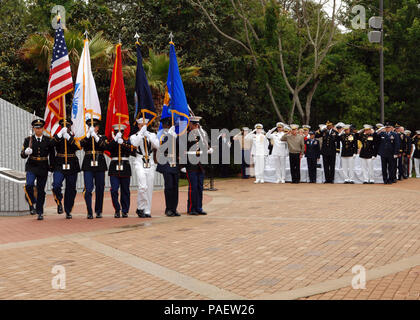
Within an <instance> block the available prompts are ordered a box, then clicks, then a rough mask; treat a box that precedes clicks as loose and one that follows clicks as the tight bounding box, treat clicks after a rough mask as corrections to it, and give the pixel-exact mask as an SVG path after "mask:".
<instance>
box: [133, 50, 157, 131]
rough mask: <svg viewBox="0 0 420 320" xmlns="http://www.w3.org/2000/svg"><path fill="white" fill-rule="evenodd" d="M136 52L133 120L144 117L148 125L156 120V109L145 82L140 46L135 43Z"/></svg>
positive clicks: (147, 84)
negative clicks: (147, 120)
mask: <svg viewBox="0 0 420 320" xmlns="http://www.w3.org/2000/svg"><path fill="white" fill-rule="evenodd" d="M136 50H137V70H136V88H135V100H136V113H135V114H134V118H135V119H136V120H137V119H138V118H141V117H143V112H144V117H145V118H146V119H149V124H151V123H152V122H153V120H155V118H156V108H155V104H154V102H153V96H152V91H151V90H150V87H149V83H148V82H147V78H146V73H145V72H144V69H143V58H142V56H141V51H140V44H139V43H138V42H136Z"/></svg>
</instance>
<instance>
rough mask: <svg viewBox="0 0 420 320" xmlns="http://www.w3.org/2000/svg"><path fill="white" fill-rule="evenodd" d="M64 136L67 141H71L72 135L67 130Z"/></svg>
mask: <svg viewBox="0 0 420 320" xmlns="http://www.w3.org/2000/svg"><path fill="white" fill-rule="evenodd" d="M63 138H64V139H66V140H67V141H69V140H70V135H69V134H68V133H67V132H64V134H63Z"/></svg>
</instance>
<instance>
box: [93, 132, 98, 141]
mask: <svg viewBox="0 0 420 320" xmlns="http://www.w3.org/2000/svg"><path fill="white" fill-rule="evenodd" d="M92 137H94V138H95V141H96V142H99V136H98V135H97V134H96V132H95V134H93V135H92Z"/></svg>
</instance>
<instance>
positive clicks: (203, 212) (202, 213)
mask: <svg viewBox="0 0 420 320" xmlns="http://www.w3.org/2000/svg"><path fill="white" fill-rule="evenodd" d="M198 214H199V215H202V216H205V215H207V212H205V211H201V212H199V213H198Z"/></svg>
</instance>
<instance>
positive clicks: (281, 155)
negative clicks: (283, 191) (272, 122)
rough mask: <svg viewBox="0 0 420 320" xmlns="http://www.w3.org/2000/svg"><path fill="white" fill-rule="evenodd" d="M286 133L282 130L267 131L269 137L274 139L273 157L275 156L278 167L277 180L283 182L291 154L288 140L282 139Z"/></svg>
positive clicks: (274, 160) (274, 159)
mask: <svg viewBox="0 0 420 320" xmlns="http://www.w3.org/2000/svg"><path fill="white" fill-rule="evenodd" d="M284 135H285V133H284V132H283V131H282V132H278V131H276V132H274V133H270V132H268V133H267V138H268V139H273V151H272V152H271V157H272V158H273V162H274V166H275V168H276V176H277V180H279V181H281V182H283V181H285V180H286V159H287V156H288V155H289V149H288V147H287V142H286V141H281V138H282V137H283V136H284Z"/></svg>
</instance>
